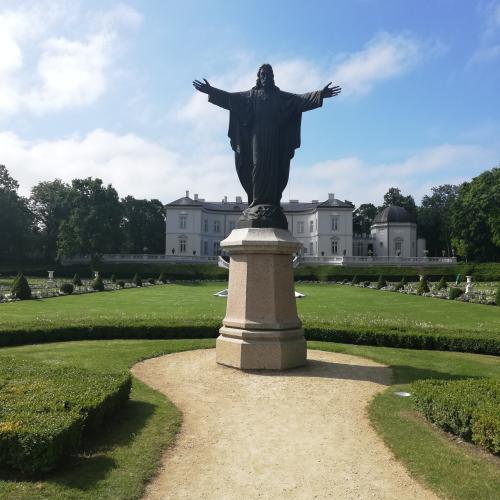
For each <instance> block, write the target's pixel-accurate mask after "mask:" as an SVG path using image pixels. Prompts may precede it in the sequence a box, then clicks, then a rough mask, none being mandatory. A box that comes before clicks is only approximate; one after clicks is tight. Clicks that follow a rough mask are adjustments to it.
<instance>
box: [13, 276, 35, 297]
mask: <svg viewBox="0 0 500 500" xmlns="http://www.w3.org/2000/svg"><path fill="white" fill-rule="evenodd" d="M10 292H11V294H12V296H13V297H14V298H16V299H20V300H28V299H31V288H30V286H29V284H28V280H27V279H26V278H25V277H24V274H23V273H19V274H18V275H17V276H16V278H15V279H14V281H13V283H12V288H11V290H10Z"/></svg>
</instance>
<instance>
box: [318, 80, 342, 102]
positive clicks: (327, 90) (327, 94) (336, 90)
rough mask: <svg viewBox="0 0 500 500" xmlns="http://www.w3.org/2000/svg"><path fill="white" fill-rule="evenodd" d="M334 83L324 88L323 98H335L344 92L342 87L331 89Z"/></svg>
mask: <svg viewBox="0 0 500 500" xmlns="http://www.w3.org/2000/svg"><path fill="white" fill-rule="evenodd" d="M331 84H332V82H330V83H329V84H328V85H325V86H324V87H323V90H322V91H321V97H323V98H328V97H335V96H336V95H339V94H340V91H341V90H342V89H341V88H340V87H338V86H336V87H330V85H331Z"/></svg>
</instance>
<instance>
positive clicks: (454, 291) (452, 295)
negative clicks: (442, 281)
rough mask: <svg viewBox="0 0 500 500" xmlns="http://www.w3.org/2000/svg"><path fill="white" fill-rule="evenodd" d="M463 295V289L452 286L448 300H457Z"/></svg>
mask: <svg viewBox="0 0 500 500" xmlns="http://www.w3.org/2000/svg"><path fill="white" fill-rule="evenodd" d="M463 293H464V291H463V290H462V289H461V288H458V287H455V286H452V287H450V288H449V290H448V298H449V299H450V300H455V299H456V298H458V297H460V295H462V294H463Z"/></svg>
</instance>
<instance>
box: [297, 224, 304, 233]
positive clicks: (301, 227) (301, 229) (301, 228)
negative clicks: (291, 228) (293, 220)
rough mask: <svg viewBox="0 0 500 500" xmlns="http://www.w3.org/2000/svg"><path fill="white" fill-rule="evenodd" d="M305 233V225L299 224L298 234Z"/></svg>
mask: <svg viewBox="0 0 500 500" xmlns="http://www.w3.org/2000/svg"><path fill="white" fill-rule="evenodd" d="M303 232H304V223H303V222H302V221H298V222H297V233H299V234H301V233H303Z"/></svg>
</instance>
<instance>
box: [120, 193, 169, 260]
mask: <svg viewBox="0 0 500 500" xmlns="http://www.w3.org/2000/svg"><path fill="white" fill-rule="evenodd" d="M121 205H122V208H123V220H122V230H123V236H124V241H123V247H122V250H123V252H124V253H142V252H147V253H164V252H165V231H166V229H165V208H164V206H163V204H162V203H161V202H160V201H159V200H137V199H135V198H134V197H133V196H127V197H126V198H123V199H122V200H121Z"/></svg>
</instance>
